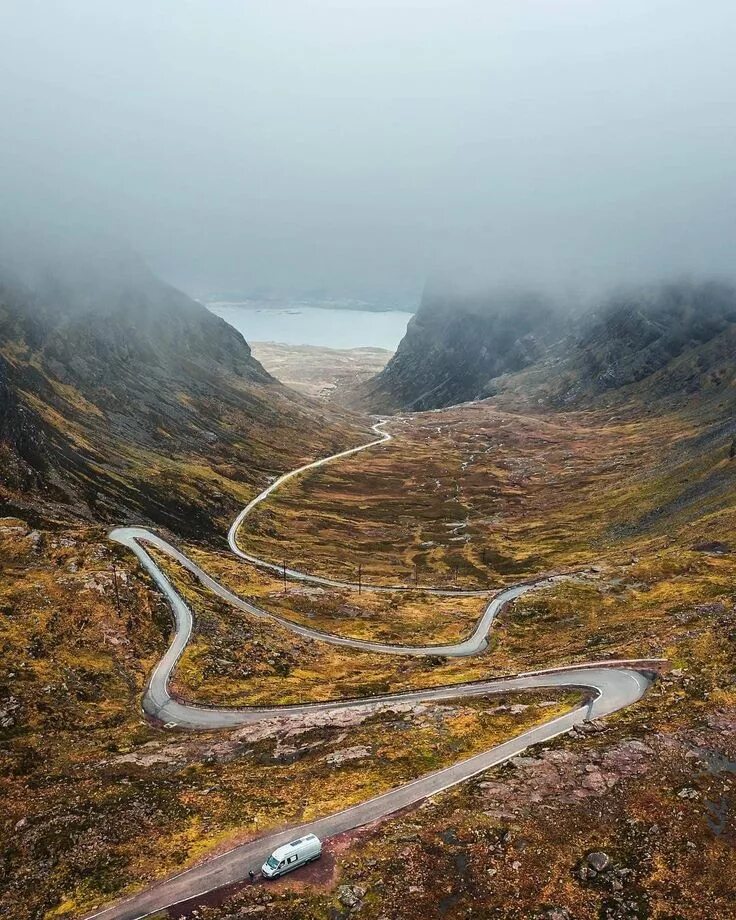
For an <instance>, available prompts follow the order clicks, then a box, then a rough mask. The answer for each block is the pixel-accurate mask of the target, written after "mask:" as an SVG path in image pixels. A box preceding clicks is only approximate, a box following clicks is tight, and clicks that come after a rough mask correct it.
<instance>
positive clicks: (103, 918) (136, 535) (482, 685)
mask: <svg viewBox="0 0 736 920" xmlns="http://www.w3.org/2000/svg"><path fill="white" fill-rule="evenodd" d="M383 424H384V423H379V424H378V425H377V426H374V430H375V431H376V433H377V434H379V435H380V437H379V438H378V439H377V440H374V441H371V442H370V443H368V444H364V445H361V446H360V447H355V448H351V449H350V450H346V451H342V452H340V453H338V454H334V455H332V456H330V457H325V458H322V459H320V460H317V461H315V462H314V463H310V464H306V465H305V466H302V467H300V468H299V469H297V470H293V471H292V472H290V473H287V474H285V475H284V476H281V477H280V478H279V479H277V480H275V481H274V482H273V483H272V484H271V485H270V486H269V487H268V488H267V489H265V490H264V491H263V492H261V493H260V495H258V496H257V497H256V498H254V499H253V500H252V501H251V502H250V503H249V504H248V505H247V506H246V507H245V508H244V509H243V511H241V512H240V514H239V515H238V517H237V518H236V519H235V521H234V522H233V525H232V527H231V528H230V532H229V534H228V541H229V543H230V547H231V549H232V550H233V552H235V553H236V554H237V555H238V556H240V557H241V558H242V559H244V560H246V561H247V562H249V563H251V564H253V565H257V566H259V567H261V568H265V569H271V570H274V571H277V572H278V573H279V574H283V569H282V567H280V566H277V565H273V564H271V563H269V562H267V561H265V560H261V559H258V558H257V557H253V556H251V555H249V554H247V553H245V552H243V551H242V550H241V549H240V548H239V547H238V545H237V540H236V537H237V532H238V530H239V528H240V526H241V525H242V523H243V521H244V520H245V518H246V517H247V516H248V514H249V513H250V512H251V511H252V510H253V509H254V508H255V507H256V506H257V505H258V504H260V503H261V502H262V501H263V500H264V499H266V498H267V497H268V496H269V495H270V494H272V493H273V492H274V491H275V490H276V489H277V488H278V487H279V486H280V485H282V484H283V483H284V482H286V481H288V480H289V479H291V478H293V477H294V476H297V475H300V474H302V473H304V472H307V471H308V470H310V469H314V468H315V467H318V466H322V465H324V464H325V463H328V462H330V461H333V460H337V459H340V458H343V457H348V456H351V455H352V454H355V453H358V452H359V451H361V450H366V449H367V448H369V447H374V446H376V445H379V444H382V443H384V442H386V441H388V440H389V439H390V438H391V435H390V434H388V432H385V431H383V430H382V426H383ZM110 538H111V539H112V540H115V541H116V542H118V543H121V544H123V545H124V546H127V547H129V548H130V549H131V550H132V552H133V553H135V555H136V556H137V558H138V559H139V561H140V563H141V565H142V566H143V567H144V568H145V569H146V570H147V571H148V572H149V574H150V575H151V577H152V578H153V579H154V581H155V583H156V584H157V586H158V587H159V589H160V590H161V591H162V593H163V594H164V595H165V597H166V598H167V600H168V602H169V604H170V606H171V609H172V612H173V615H174V622H175V630H174V638H173V640H172V642H171V645H170V646H169V648H168V649H167V651H166V653H165V655H164V656H163V658H162V659H161V661H160V662H159V663H158V665H157V666H156V668H155V670H154V671H153V673H152V675H151V677H150V679H149V683H148V686H147V688H146V691H145V693H144V697H143V704H142V705H143V709H144V711H145V712H146V713H147V714H148V715H150V716H152V717H155V718H157V719H159V720H161V721H162V722H163V723H164V724H165V725H166V726H167V727H171V728H173V727H175V726H176V727H180V728H184V729H189V730H213V729H218V728H223V729H226V728H234V727H237V726H240V725H245V724H248V723H254V722H260V721H268V720H272V719H275V718H280V717H283V716H285V715H298V714H306V713H315V712H324V713H329V712H332V711H334V710H337V709H359V710H362V711H364V712H365V711H366V710H368V711H376V710H380V709H382V708H386V707H390V706H392V705H396V704H397V703H405V702H410V703H411V702H426V701H440V700H450V699H459V698H467V697H476V696H486V695H489V694H493V693H506V692H508V691H511V690H525V689H535V688H550V689H553V688H560V689H571V688H575V689H581V690H584V691H587V697H588V701H587V702H585V704H584V705H581V706H579V707H578V708H576V709H574V710H572V711H571V712H568V713H566V714H564V715H562V716H559V717H557V718H554V719H552V720H550V721H549V722H546V723H544V724H542V725H538V726H536V727H535V728H532V729H530V730H529V731H526V732H524V733H522V734H520V735H518V736H517V737H515V738H512V739H510V740H508V741H506V742H504V743H503V744H499V745H496V746H495V747H493V748H491V749H490V750H488V751H484V752H482V753H480V754H477V755H475V756H473V757H470V758H467V759H466V760H463V761H461V762H460V763H456V764H453V765H452V766H450V767H445V768H443V769H441V770H436V771H434V772H433V773H429V774H427V775H425V776H422V777H420V778H419V779H416V780H414V781H413V782H410V783H407V784H405V785H403V786H399V787H398V788H396V789H392V790H390V791H388V792H386V793H384V794H383V795H379V796H376V797H374V798H371V799H368V800H367V801H365V802H362V803H360V804H358V805H355V806H353V807H351V808H348V809H346V810H344V811H340V812H338V813H336V814H333V815H328V816H326V817H324V818H320V819H319V820H316V821H312V822H309V823H308V824H304V825H302V826H300V827H292V828H289V829H288V830H285V831H279V832H277V833H271V834H266V835H265V836H263V837H259V838H258V839H257V840H253V841H251V842H248V843H245V844H242V845H240V846H237V847H235V848H233V849H232V850H230V851H229V852H227V853H224V854H222V855H221V856H218V857H215V858H213V859H209V860H207V861H206V862H204V863H202V864H201V865H198V866H195V867H193V868H191V869H187V870H185V871H184V872H181V873H179V874H178V875H175V876H173V877H171V878H168V879H165V880H163V881H161V882H159V883H157V884H155V885H153V886H152V887H150V888H148V889H146V890H144V891H142V892H140V893H139V894H136V895H133V896H132V897H130V898H128V899H127V900H124V901H121V902H119V903H117V904H113V905H112V906H109V907H105V908H102V909H101V910H98V911H96V912H94V913H90V914H87V915H86V918H87V920H92V918H99V920H139V918H142V917H146V916H149V915H150V914H152V913H155V912H157V911H161V910H164V909H166V908H171V907H173V906H175V905H176V904H180V903H182V902H184V901H189V900H191V899H193V898H197V897H200V896H202V895H204V894H207V893H209V892H211V891H213V890H216V889H218V888H221V887H223V886H226V885H230V884H232V883H234V882H237V881H240V880H242V879H243V878H244V877H246V876H247V874H248V871H249V870H253V871H255V872H257V871H258V870H259V869H260V866H261V863H262V862H263V860H264V858H265V857H266V856H267V855H268V853H270V852H271V851H272V850H274V849H275V848H276V847H278V846H280V845H282V844H283V843H286V842H288V841H289V840H292V839H294V838H295V837H298V836H302V835H303V834H306V833H308V832H311V833H315V834H317V836H319V837H321V838H328V837H331V836H334V835H335V834H339V833H342V832H344V831H348V830H351V829H354V828H357V827H361V826H363V825H365V824H368V823H371V822H373V821H376V820H379V819H381V818H384V817H386V816H387V815H390V814H393V813H394V812H396V811H398V810H400V809H402V808H406V807H407V806H410V805H414V804H416V803H417V802H420V801H421V800H423V799H426V798H427V797H428V796H432V795H435V794H437V793H438V792H441V791H443V790H444V789H447V788H449V787H451V786H454V785H457V784H458V783H461V782H463V781H464V780H466V779H468V778H469V777H471V776H474V775H476V774H477V773H481V772H483V771H484V770H487V769H489V768H490V767H493V766H495V765H497V764H499V763H502V762H503V761H505V760H508V759H509V758H510V757H514V756H516V755H517V754H519V753H521V752H522V751H524V750H525V749H526V748H528V747H530V746H531V745H534V744H538V743H540V742H544V741H549V740H550V739H551V738H554V737H556V736H558V735H561V734H564V733H565V732H568V731H569V730H570V729H571V728H572V727H574V726H575V725H577V724H579V723H580V722H583V721H586V720H587V719H591V718H601V717H603V716H606V715H609V714H610V713H612V712H615V711H616V710H618V709H621V708H623V707H625V706H628V705H631V704H632V703H634V702H636V701H637V700H639V699H641V697H642V696H643V695H644V693H646V691H647V689H648V687H649V685H650V683H651V681H652V679H653V674H652V672H651V670H650V668H651V663H645V662H625V661H624V662H602V663H598V664H590V665H576V666H572V667H568V668H558V669H555V670H551V671H546V672H536V673H528V674H521V675H518V676H516V677H510V678H502V679H496V680H486V681H477V682H473V683H466V684H455V685H449V686H443V687H436V688H432V689H424V690H411V691H404V692H399V693H387V694H382V695H378V696H373V697H370V698H367V699H354V700H340V701H332V702H324V703H303V704H295V705H290V706H276V707H250V708H243V709H224V708H212V707H203V706H197V705H195V704H192V703H183V702H179V701H177V700H174V699H172V697H171V695H170V694H169V690H168V686H169V681H170V678H171V674H172V672H173V670H174V668H175V667H176V663H177V661H178V660H179V657H180V656H181V654H182V652H183V651H184V649H185V648H186V646H187V644H188V642H189V638H190V636H191V632H192V625H193V617H192V612H191V610H190V609H189V607H188V606H187V604H186V603H185V601H184V600H183V598H182V597H181V596H180V595H179V593H178V592H177V591H176V589H175V588H174V586H173V585H172V584H171V582H170V581H169V579H168V578H167V577H166V575H165V574H164V573H163V572H162V571H161V569H160V568H159V567H158V565H157V564H156V562H155V560H154V559H153V558H152V557H151V555H150V554H149V553H148V552H147V550H146V545H149V546H154V547H156V548H157V549H158V550H159V551H161V552H163V553H165V554H166V555H168V556H169V557H170V558H172V559H173V560H175V561H176V562H177V563H178V564H180V565H181V566H183V567H184V568H185V569H187V570H188V571H189V572H191V573H192V575H194V577H195V578H197V579H198V580H199V581H200V583H201V584H202V585H203V586H204V587H206V588H207V589H209V590H210V591H212V592H213V593H214V594H216V595H217V596H218V597H220V598H222V599H223V600H225V601H227V602H228V603H230V604H232V605H234V606H236V607H238V608H240V609H241V610H244V611H246V612H247V613H249V614H251V615H253V616H258V617H263V618H266V619H269V620H271V621H273V622H276V623H279V624H281V625H282V626H284V627H286V628H287V629H289V630H291V631H292V632H294V633H296V634H298V635H300V636H303V637H306V638H309V639H313V640H315V641H319V642H328V643H332V644H334V645H341V646H347V647H350V648H355V649H360V650H363V651H368V652H376V653H383V654H392V655H425V656H426V655H443V656H448V657H449V656H455V657H459V656H469V655H476V654H479V653H480V652H482V651H483V650H484V649H485V648H486V646H487V637H488V633H489V631H490V629H491V627H492V625H493V620H494V618H495V617H496V615H497V614H498V612H499V611H500V610H501V609H502V608H503V607H504V606H505V605H506V604H508V603H510V602H511V601H513V600H514V599H516V598H518V597H520V596H521V595H522V594H524V593H525V592H527V591H529V590H531V589H533V588H534V589H539V588H541V587H544V586H545V585H550V584H552V583H554V581H556V580H557V579H558V578H560V577H563V576H558V577H557V578H555V577H551V578H548V579H545V580H544V581H537V582H531V583H525V584H519V585H515V586H513V587H511V588H507V589H506V590H504V591H502V592H500V593H498V594H496V595H495V596H493V597H491V598H490V600H489V602H488V604H487V605H486V607H485V610H484V611H483V613H482V615H481V616H480V618H479V620H478V622H477V624H476V626H475V627H474V629H473V631H472V633H471V634H470V635H469V636H468V637H467V638H466V639H464V640H463V641H461V642H458V643H455V644H451V645H423V646H402V645H391V644H387V643H379V642H369V641H365V640H360V639H352V638H347V637H344V636H334V635H331V634H328V633H325V632H321V631H319V630H316V629H310V628H309V627H305V626H301V625H299V624H296V623H292V622H291V621H289V620H286V619H284V618H282V617H278V616H276V615H274V614H272V613H269V612H268V611H267V610H264V609H262V608H260V607H257V606H256V605H254V604H252V603H250V602H249V601H246V600H244V599H243V598H240V597H238V596H237V595H235V594H233V592H231V591H229V590H228V589H227V588H225V587H224V586H223V585H221V584H220V583H219V582H217V581H215V580H214V579H213V578H211V577H210V576H209V575H207V573H206V572H204V571H203V570H202V569H201V568H200V567H199V566H198V565H197V564H196V563H195V562H193V561H192V560H191V559H189V558H188V557H187V556H185V555H184V554H183V553H181V552H180V551H179V550H177V549H176V548H175V547H174V546H172V545H171V544H170V543H168V542H167V541H166V540H163V539H162V538H161V537H159V536H157V535H156V534H154V533H152V532H151V531H148V530H146V529H145V528H141V527H120V528H116V529H115V530H113V531H112V532H111V533H110ZM286 574H287V577H290V578H292V579H295V580H300V581H308V582H313V583H317V584H321V585H327V586H332V587H340V588H354V587H357V586H356V585H354V584H352V583H350V582H341V581H336V580H331V579H326V578H320V577H318V576H315V575H308V574H306V573H304V572H299V571H292V570H288V569H287V573H286ZM363 589H364V590H373V591H397V590H402V591H404V590H415V589H414V588H412V587H411V586H408V585H395V586H375V585H374V586H365V585H364V586H363ZM421 591H422V593H425V594H427V593H429V594H436V595H447V596H450V595H459V594H462V595H475V596H487V595H488V594H489V592H487V591H461V590H457V591H453V590H450V589H446V588H422V589H421Z"/></svg>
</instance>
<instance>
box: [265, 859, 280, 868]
mask: <svg viewBox="0 0 736 920" xmlns="http://www.w3.org/2000/svg"><path fill="white" fill-rule="evenodd" d="M266 865H267V866H268V868H269V869H277V868H278V865H279V861H278V859H274V858H273V856H269V857H268V859H267V860H266Z"/></svg>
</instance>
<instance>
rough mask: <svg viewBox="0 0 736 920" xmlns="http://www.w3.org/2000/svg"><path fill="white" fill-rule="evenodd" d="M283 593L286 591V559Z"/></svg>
mask: <svg viewBox="0 0 736 920" xmlns="http://www.w3.org/2000/svg"><path fill="white" fill-rule="evenodd" d="M284 591H286V559H284Z"/></svg>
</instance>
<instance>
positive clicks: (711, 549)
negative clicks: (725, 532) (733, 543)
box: [693, 540, 731, 556]
mask: <svg viewBox="0 0 736 920" xmlns="http://www.w3.org/2000/svg"><path fill="white" fill-rule="evenodd" d="M693 549H694V550H695V552H696V553H708V555H711V556H727V555H728V554H729V553H730V552H731V547H730V546H729V544H728V543H723V542H722V541H721V540H708V541H705V542H703V543H696V544H695V546H693Z"/></svg>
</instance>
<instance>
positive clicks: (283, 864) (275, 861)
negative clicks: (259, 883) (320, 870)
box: [261, 834, 322, 878]
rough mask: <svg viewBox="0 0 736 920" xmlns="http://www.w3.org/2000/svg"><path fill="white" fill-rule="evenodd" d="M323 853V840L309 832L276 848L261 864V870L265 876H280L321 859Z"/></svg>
mask: <svg viewBox="0 0 736 920" xmlns="http://www.w3.org/2000/svg"><path fill="white" fill-rule="evenodd" d="M321 855H322V841H321V840H320V839H319V837H315V835H314V834H307V835H306V836H305V837H300V838H299V839H298V840H292V841H291V843H287V844H285V845H284V846H282V847H279V848H278V850H274V851H273V853H272V854H271V855H270V856H269V857H268V859H267V860H266V861H265V863H264V864H263V865H262V866H261V872H262V873H263V877H264V878H278V876H279V875H283V874H284V873H285V872H291V870H292V869H298V868H299V866H303V865H304V864H305V863H308V862H312V860H314V859H319V857H320V856H321Z"/></svg>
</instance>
